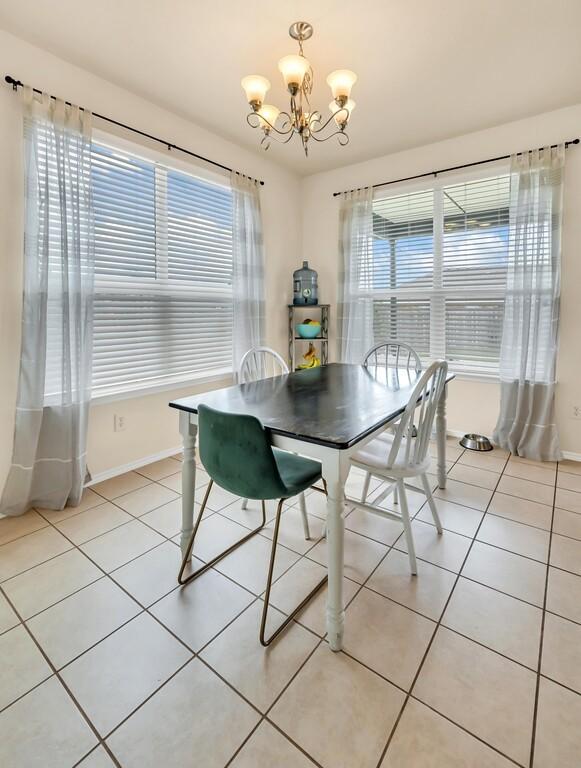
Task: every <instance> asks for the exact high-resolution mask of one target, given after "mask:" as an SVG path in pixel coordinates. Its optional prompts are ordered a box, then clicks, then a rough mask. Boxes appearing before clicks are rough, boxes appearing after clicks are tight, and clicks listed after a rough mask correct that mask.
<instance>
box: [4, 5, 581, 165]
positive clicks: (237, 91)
mask: <svg viewBox="0 0 581 768" xmlns="http://www.w3.org/2000/svg"><path fill="white" fill-rule="evenodd" d="M296 20H306V21H310V22H311V23H312V24H313V25H314V27H315V34H314V36H313V38H312V39H311V40H309V41H308V42H307V43H306V45H305V54H306V56H307V57H308V58H309V60H310V62H311V64H312V66H313V68H314V71H315V87H314V91H313V103H314V105H315V106H319V108H320V109H321V111H326V110H327V105H328V103H329V101H330V93H329V89H328V86H327V85H326V83H325V78H326V76H327V74H328V73H329V72H330V71H332V70H334V69H339V68H349V69H353V70H354V71H355V72H356V73H357V74H358V76H359V80H358V82H357V83H356V85H355V87H354V90H353V98H354V99H355V101H356V102H357V108H356V110H355V111H354V113H353V117H352V124H351V126H350V130H349V133H350V136H351V142H350V144H349V146H348V147H346V148H340V147H338V146H336V145H335V144H334V142H328V143H327V144H321V145H319V144H317V145H316V146H314V147H313V148H312V150H311V155H310V157H309V158H308V159H306V158H305V157H304V156H303V155H302V150H301V149H300V146H299V144H298V142H297V143H294V142H291V143H290V144H288V145H286V146H276V145H273V146H272V147H271V148H270V149H269V152H268V154H269V156H270V158H271V159H272V160H274V161H276V162H279V163H281V164H284V165H286V166H288V167H290V168H292V169H293V170H294V171H296V172H298V173H300V174H303V175H306V174H310V173H314V172H317V171H321V170H326V169H330V168H336V167H339V166H342V165H347V164H350V163H354V162H359V161H361V160H367V159H370V158H372V157H377V156H379V155H383V154H388V153H391V152H395V151H399V150H402V149H406V148H410V147H414V146H420V145H422V144H428V143H431V142H434V141H439V140H442V139H446V138H450V137H453V136H456V135H460V134H463V133H468V132H470V131H474V130H479V129H482V128H486V127H490V126H493V125H499V124H501V123H504V122H508V121H511V120H515V119H519V118H522V117H526V116H529V115H534V114H538V113H540V112H544V111H549V110H551V109H556V108H558V107H562V106H567V105H570V104H574V103H579V102H581V77H580V72H581V45H580V44H579V39H580V37H579V35H580V30H581V2H580V0H487V1H486V2H484V0H357V2H337V0H310V1H309V2H307V1H306V0H296V2H293V1H291V0H270V1H269V2H267V1H266V0H214V2H210V0H203V2H202V1H201V0H163V1H161V2H160V0H91V2H89V1H88V0H18V2H14V0H0V27H2V28H4V29H5V30H7V31H8V32H12V33H13V34H15V35H17V36H19V37H22V38H24V39H25V40H28V41H29V42H31V43H34V44H36V45H38V46H40V47H42V48H45V49H47V50H49V51H50V52H52V53H54V54H56V55H57V56H60V57H61V58H63V59H65V60H67V61H69V62H71V63H73V64H76V65H78V66H80V67H83V68H85V69H88V70H90V71H91V72H93V73H95V74H97V75H99V76H101V77H103V78H105V79H107V80H110V81H114V82H116V83H117V84H119V85H121V86H123V87H125V88H127V89H128V90H130V91H133V92H135V93H137V94H139V95H140V96H143V97H145V98H147V99H149V100H151V101H153V102H155V103H157V104H159V105H161V106H163V107H166V108H167V109H169V110H172V111H173V112H175V113H178V114H180V115H182V116H184V117H186V118H188V119H191V120H192V121H194V122H196V123H198V124H200V125H203V126H205V127H206V128H209V129H211V130H212V131H214V132H215V133H217V134H219V135H221V136H224V137H225V138H228V139H231V140H233V141H235V142H238V143H239V144H243V145H245V146H249V147H252V148H256V151H261V150H258V148H257V145H258V141H259V136H258V135H257V134H258V131H253V130H252V129H250V128H249V127H248V126H247V124H246V120H245V116H246V112H247V105H246V102H245V98H244V94H243V92H242V89H241V87H240V79H241V77H242V76H244V75H246V74H263V75H265V76H266V77H268V79H269V80H270V81H271V83H272V84H273V88H272V90H271V92H270V93H269V95H268V101H270V102H272V103H274V104H276V105H277V106H279V107H282V108H284V107H286V103H287V100H286V94H285V92H284V89H283V85H282V81H281V77H280V75H279V73H278V70H277V62H278V59H279V58H281V57H282V56H284V55H286V54H288V53H294V52H295V49H296V44H295V42H294V41H292V40H291V39H290V38H289V37H288V35H287V30H288V27H289V25H290V24H291V23H292V22H293V21H296ZM14 74H15V75H18V73H14ZM64 95H65V96H66V94H64ZM143 127H144V128H145V129H147V126H143ZM312 143H313V142H312Z"/></svg>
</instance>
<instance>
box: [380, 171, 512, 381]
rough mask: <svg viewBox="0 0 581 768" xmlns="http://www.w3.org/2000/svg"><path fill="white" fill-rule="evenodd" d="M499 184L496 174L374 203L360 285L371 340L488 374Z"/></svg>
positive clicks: (498, 298)
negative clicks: (368, 300) (366, 293)
mask: <svg viewBox="0 0 581 768" xmlns="http://www.w3.org/2000/svg"><path fill="white" fill-rule="evenodd" d="M509 183H510V177H509V175H508V174H505V175H501V176H494V177H491V178H481V179H477V180H475V181H466V182H463V183H456V184H449V185H443V184H440V183H438V184H434V185H433V186H432V188H430V189H427V190H422V191H417V192H409V193H407V194H399V195H395V196H390V197H379V198H377V199H375V200H374V202H373V248H372V256H371V261H372V263H371V264H370V268H369V272H370V274H369V275H368V278H369V279H368V280H367V281H366V282H367V284H368V285H369V286H370V289H371V296H372V298H373V327H374V336H375V339H376V341H379V340H380V339H384V338H397V339H398V340H400V341H404V342H407V343H409V344H411V345H412V346H413V347H414V348H415V349H416V350H417V352H418V354H419V355H420V356H421V357H422V358H423V359H424V360H426V361H427V360H429V359H434V358H444V357H445V358H446V359H447V360H449V361H450V362H451V364H452V367H453V368H454V369H455V370H460V371H471V372H475V373H488V374H492V373H497V372H498V360H499V354H500V342H501V337H502V322H503V314H504V293H505V286H506V274H507V258H508V230H509V193H510V188H509Z"/></svg>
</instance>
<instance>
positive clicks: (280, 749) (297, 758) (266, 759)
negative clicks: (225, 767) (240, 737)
mask: <svg viewBox="0 0 581 768" xmlns="http://www.w3.org/2000/svg"><path fill="white" fill-rule="evenodd" d="M313 765H314V763H312V762H311V761H310V760H309V758H308V757H307V756H306V755H304V754H303V753H302V752H300V751H299V750H298V749H297V748H296V747H295V746H294V745H293V744H291V742H290V741H289V740H288V739H285V737H284V736H283V735H282V733H280V731H277V730H276V728H273V727H272V725H270V723H268V722H267V721H266V720H263V721H262V723H260V725H259V726H258V728H257V729H256V731H255V732H254V733H253V734H252V736H251V737H250V738H249V739H248V741H247V742H246V744H245V745H244V746H243V747H242V749H241V750H240V752H239V753H238V754H237V755H236V757H235V758H234V760H233V761H232V762H231V763H230V767H231V768H273V767H274V766H276V768H312V766H313Z"/></svg>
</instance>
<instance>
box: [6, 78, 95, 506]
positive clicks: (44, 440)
mask: <svg viewBox="0 0 581 768" xmlns="http://www.w3.org/2000/svg"><path fill="white" fill-rule="evenodd" d="M23 104H24V162H25V232H24V289H23V307H22V342H21V359H20V377H19V386H18V399H17V407H16V424H15V434H14V447H13V457H12V466H11V468H10V471H9V475H8V479H7V482H6V486H5V488H4V493H3V495H2V499H1V501H0V511H1V512H2V513H3V514H5V515H18V514H21V513H23V512H25V511H26V510H27V509H29V508H30V507H31V506H39V507H48V508H50V509H62V508H63V507H64V506H65V505H67V504H71V505H75V504H78V502H79V500H80V498H81V494H82V491H83V483H84V481H85V476H86V454H85V450H86V436H87V416H88V407H89V401H90V396H91V357H92V320H93V308H92V302H93V234H92V228H93V217H92V203H91V183H90V174H91V165H90V151H91V115H90V113H87V112H82V111H81V110H79V109H78V107H69V106H67V105H65V104H64V102H62V101H58V100H57V101H55V100H54V99H50V98H49V97H48V96H47V95H42V96H41V97H36V96H35V95H34V94H33V93H32V90H31V89H30V88H25V89H24V96H23Z"/></svg>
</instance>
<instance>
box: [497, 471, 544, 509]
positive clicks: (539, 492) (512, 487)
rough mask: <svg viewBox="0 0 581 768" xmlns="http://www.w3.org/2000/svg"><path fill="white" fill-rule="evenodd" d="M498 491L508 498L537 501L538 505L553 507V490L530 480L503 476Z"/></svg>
mask: <svg viewBox="0 0 581 768" xmlns="http://www.w3.org/2000/svg"><path fill="white" fill-rule="evenodd" d="M497 490H498V491H500V492H501V493H507V494H508V495H509V496H518V497H519V498H521V499H528V500H529V501H538V502H539V503H540V504H548V505H549V506H552V505H553V495H554V488H553V486H551V485H543V483H534V482H532V481H531V480H522V479H521V478H520V477H510V475H506V474H505V475H503V476H502V477H501V478H500V482H499V484H498V488H497Z"/></svg>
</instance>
